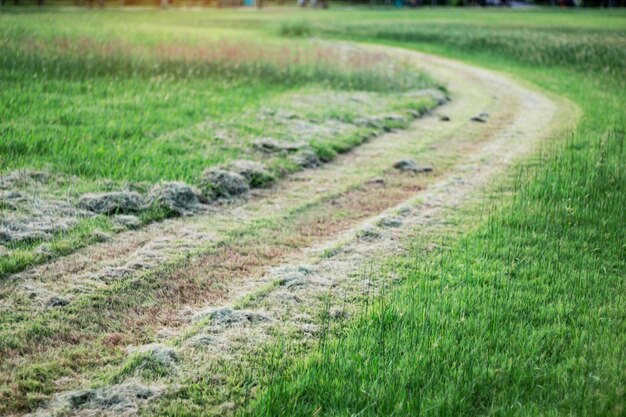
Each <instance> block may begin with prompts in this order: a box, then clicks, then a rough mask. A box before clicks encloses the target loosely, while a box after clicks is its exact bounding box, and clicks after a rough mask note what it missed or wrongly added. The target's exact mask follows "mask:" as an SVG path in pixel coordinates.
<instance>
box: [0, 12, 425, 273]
mask: <svg viewBox="0 0 626 417" xmlns="http://www.w3.org/2000/svg"><path fill="white" fill-rule="evenodd" d="M148 16H150V17H151V18H152V17H156V18H157V19H156V21H154V22H153V23H151V24H147V23H145V22H146V17H147V16H146V15H144V14H140V15H138V16H137V15H134V14H126V13H122V19H118V17H119V15H118V14H115V13H107V12H105V13H94V14H90V13H81V18H80V20H77V19H76V16H75V15H73V14H60V15H49V14H38V13H25V14H11V13H7V14H3V15H1V16H0V19H2V29H1V32H0V46H1V48H2V50H3V54H2V56H1V57H0V71H1V74H0V83H1V89H0V91H1V92H0V96H1V97H0V100H1V102H2V106H1V108H0V114H1V118H2V127H1V132H2V133H1V134H2V139H3V140H2V142H1V143H0V155H1V156H0V170H1V171H2V172H3V173H6V174H8V173H10V172H16V170H24V169H26V170H28V171H30V172H41V171H43V172H46V173H48V174H54V178H52V180H49V181H47V183H46V184H45V185H44V186H43V187H39V186H36V187H27V186H24V187H22V188H21V192H22V193H23V194H26V195H31V196H47V198H48V199H56V200H61V201H64V202H65V201H67V202H70V203H71V202H74V201H76V200H77V199H78V198H80V196H81V195H84V194H86V193H90V192H103V191H116V190H128V189H130V190H134V191H139V192H143V193H145V192H148V191H149V190H150V187H151V186H152V185H154V184H156V183H159V182H163V181H182V182H185V183H189V184H191V185H196V184H197V183H198V181H199V178H200V176H201V174H202V173H203V171H205V170H206V169H207V168H210V167H214V166H225V165H227V164H228V163H229V162H232V161H234V160H237V159H246V158H250V157H251V155H252V154H254V149H253V148H254V143H255V141H257V140H259V138H271V139H272V140H278V141H282V142H286V143H301V142H303V141H306V142H307V143H308V145H309V146H310V147H311V148H312V151H313V152H315V153H316V154H317V156H318V157H319V158H320V159H322V160H325V161H329V160H332V159H333V158H334V157H335V156H336V155H337V153H342V152H346V151H348V150H349V149H351V148H352V147H354V146H357V145H358V144H360V143H362V142H363V141H364V140H366V139H367V138H368V137H369V135H371V134H372V133H373V132H375V131H376V130H378V131H382V129H383V128H385V126H382V125H381V126H380V127H379V128H376V127H372V126H364V125H358V119H362V118H363V117H364V116H365V117H375V116H377V115H381V114H383V113H386V112H387V113H388V112H389V111H396V112H406V111H407V110H413V111H424V110H426V109H428V108H429V107H432V106H433V104H434V102H433V101H432V100H429V99H428V98H424V97H410V96H407V95H406V93H410V92H411V91H415V90H420V89H423V88H427V87H434V83H433V82H432V81H431V80H430V79H428V78H427V77H426V76H425V75H424V74H420V73H416V72H412V71H409V70H408V69H407V68H406V65H405V64H404V63H402V62H391V61H390V60H387V59H384V57H382V56H379V55H377V54H372V53H368V52H366V51H359V50H349V49H344V50H338V49H336V48H332V47H331V46H329V45H328V44H324V42H322V41H316V40H309V39H301V38H298V37H296V39H290V38H289V37H284V36H281V32H280V29H279V28H276V29H272V30H270V31H254V30H251V29H240V28H221V27H219V25H213V23H212V22H213V21H212V19H209V20H208V21H205V20H202V19H200V20H199V21H198V22H196V27H195V28H194V27H193V26H191V27H189V25H188V20H187V19H181V18H180V17H177V18H175V19H169V17H168V16H165V17H168V19H165V20H164V21H159V19H162V18H163V17H164V16H163V15H162V14H159V13H158V11H157V12H153V13H148ZM183 17H184V16H183ZM139 22H141V23H139ZM205 24H208V29H207V28H204V27H203V26H204V25H205ZM215 26H217V27H215ZM94 27H97V28H98V29H97V30H95V31H94V30H93V28H94ZM122 28H123V29H122ZM120 33H123V36H122V35H120ZM352 92H360V93H361V97H362V98H363V101H364V103H363V104H362V105H361V106H359V107H358V108H356V107H355V105H354V103H352V105H350V103H346V102H345V101H346V100H347V98H348V94H350V93H352ZM328 94H334V95H333V98H334V100H333V101H334V102H333V103H332V104H331V105H328V104H327V103H326V102H325V101H324V100H322V99H317V97H323V96H324V95H326V96H328ZM342 94H343V95H342ZM298 101H303V102H307V103H308V105H307V106H306V107H304V106H299V109H298V110H299V114H298V115H296V114H294V113H293V109H294V108H296V107H298V106H297V103H296V102H298ZM295 116H299V117H303V118H307V119H309V120H313V121H317V122H318V124H321V122H327V121H330V122H329V123H332V121H338V122H340V123H341V124H342V125H341V126H340V128H337V129H335V130H333V131H332V132H331V134H329V133H328V132H325V131H323V130H322V129H318V130H320V132H316V130H315V129H314V128H315V126H313V129H309V130H308V131H307V132H304V133H303V132H302V131H301V130H302V128H300V130H296V128H297V126H296V127H294V126H291V125H293V124H294V123H293V122H291V121H290V118H293V117H295ZM309 123H310V122H309ZM394 123H395V124H396V125H398V123H397V122H390V125H389V127H391V124H394ZM401 124H402V123H400V124H399V125H398V126H394V127H401V126H400V125H401ZM253 156H254V155H253ZM257 157H258V155H257ZM264 162H265V164H266V165H267V167H268V170H269V171H270V174H271V176H272V177H282V176H284V175H286V174H288V173H290V172H294V171H296V170H298V169H299V167H298V166H297V165H296V164H294V163H293V161H292V160H291V159H290V158H288V157H287V156H286V155H273V156H271V157H265V158H264ZM48 174H46V175H48ZM27 175H28V174H27ZM22 182H23V181H22ZM26 182H28V181H26ZM26 185H30V184H26ZM259 185H262V184H259ZM13 191H17V189H14V190H13ZM29 204H30V205H35V203H29ZM23 206H25V207H21V206H20V207H18V208H17V209H16V208H15V206H14V204H13V203H12V202H3V203H2V204H0V210H3V211H4V215H6V216H8V215H9V214H11V215H17V216H19V215H21V214H22V212H24V213H26V214H25V215H28V213H30V212H31V211H32V210H30V207H27V206H28V204H23ZM169 215H170V213H167V212H166V213H164V212H163V211H162V210H148V211H146V212H144V213H142V214H141V222H142V223H143V224H147V223H150V222H153V221H157V220H160V219H163V218H164V217H167V216H169ZM48 217H53V216H48ZM44 221H48V219H47V218H45V219H44ZM5 226H6V227H8V228H9V229H10V228H11V227H13V226H12V225H11V224H10V222H9V223H7V224H6V225H5ZM114 226H115V225H114V224H112V223H111V222H110V221H109V219H108V217H107V216H98V217H96V218H89V217H83V218H81V219H80V220H79V221H78V222H77V224H73V225H72V226H71V227H68V228H63V229H62V230H59V231H53V232H52V235H53V236H52V237H51V238H50V239H40V238H37V237H34V238H24V239H20V240H11V239H8V240H7V241H6V242H3V244H5V245H6V246H7V248H8V250H9V251H10V254H9V256H4V257H2V259H0V276H5V275H7V274H9V273H12V272H18V271H19V270H22V269H24V268H25V267H27V266H29V265H33V264H37V263H41V262H44V261H46V260H49V259H52V258H55V257H58V256H60V255H63V254H68V253H71V252H73V251H75V250H76V249H78V248H80V247H83V246H85V245H88V244H90V243H94V242H95V241H96V240H97V239H94V237H93V236H92V235H93V233H92V232H93V230H99V231H102V232H106V233H112V232H114V229H115V227H114ZM42 245H44V246H43V249H42Z"/></svg>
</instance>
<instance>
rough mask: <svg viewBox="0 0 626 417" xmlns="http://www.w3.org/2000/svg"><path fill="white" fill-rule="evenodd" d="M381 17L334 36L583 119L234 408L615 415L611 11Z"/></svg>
mask: <svg viewBox="0 0 626 417" xmlns="http://www.w3.org/2000/svg"><path fill="white" fill-rule="evenodd" d="M395 16H396V17H397V18H398V19H405V20H406V21H404V22H403V23H404V24H403V25H402V24H393V18H390V17H388V16H387V17H386V18H384V19H382V18H381V20H380V21H376V18H375V17H374V16H370V17H371V19H372V22H368V23H369V25H368V26H365V25H360V24H359V23H356V24H354V25H352V26H350V25H348V26H347V27H345V28H344V27H339V28H337V27H335V29H333V32H334V33H337V34H341V35H342V36H349V37H354V36H357V38H359V37H361V36H362V37H363V39H367V40H370V41H383V42H387V43H393V44H394V45H400V46H404V47H408V48H418V49H426V50H430V51H433V52H437V53H440V54H444V55H448V56H452V57H458V58H462V59H465V60H469V61H473V62H476V63H478V64H480V65H486V66H491V67H494V68H498V69H504V70H507V71H509V72H513V73H514V74H516V75H517V76H520V77H523V78H527V79H529V80H531V81H533V82H535V83H536V84H538V85H540V86H542V87H544V88H546V89H547V90H549V91H551V92H554V93H557V94H560V95H563V96H566V97H568V98H570V99H572V100H574V101H575V102H576V103H578V104H579V106H580V107H581V108H582V109H583V111H584V113H585V114H584V117H583V120H582V122H581V124H580V126H579V127H578V128H577V130H576V131H575V133H574V134H573V135H572V136H568V137H560V138H554V139H555V140H554V141H553V142H551V143H549V144H547V145H546V146H545V148H544V149H543V151H542V153H541V154H540V155H538V156H536V157H534V158H532V159H531V160H529V161H526V162H525V163H524V164H522V165H521V167H520V168H518V171H514V172H512V176H511V180H509V181H504V183H503V184H500V187H503V190H502V191H503V192H502V193H501V194H499V195H498V197H497V199H496V205H495V207H494V206H493V200H489V203H488V204H489V205H488V206H486V207H484V209H483V210H482V212H489V214H488V215H487V216H484V217H476V216H477V215H476V214H472V212H468V213H465V220H464V222H465V223H466V224H467V223H468V221H470V222H471V221H472V220H470V219H473V221H474V222H475V224H477V226H475V227H474V228H472V230H471V231H469V232H468V233H466V234H463V235H462V236H461V237H460V238H458V239H451V240H452V241H451V242H445V241H443V242H442V240H443V239H442V238H441V237H436V236H429V237H427V238H430V239H435V240H436V241H439V242H440V244H441V246H440V248H439V249H438V250H436V251H435V252H434V254H430V255H429V254H425V253H424V251H423V247H422V245H421V244H420V243H421V242H420V241H419V238H416V247H417V249H418V250H416V251H415V252H413V253H411V254H407V256H406V257H405V258H403V259H402V260H401V261H402V262H403V267H401V268H397V272H398V273H400V274H401V275H402V276H403V277H404V283H403V284H402V285H400V286H399V287H398V288H396V289H394V290H393V291H391V292H390V293H389V294H388V295H387V296H385V297H381V298H378V299H376V300H374V303H373V307H372V308H371V309H370V310H369V311H368V312H367V313H366V314H364V315H363V316H362V317H359V318H357V319H356V321H355V322H354V324H353V326H351V328H349V329H348V330H347V331H346V332H345V333H344V334H340V335H339V336H338V337H337V338H335V339H331V340H327V341H326V342H325V343H323V344H322V345H321V346H320V348H319V349H315V350H314V352H312V353H311V354H310V355H307V356H305V357H301V358H300V359H294V358H293V357H290V356H288V355H287V356H281V355H276V356H275V361H274V363H273V367H274V368H273V369H274V371H273V372H272V373H271V375H272V376H271V377H269V378H268V379H267V380H265V381H263V386H264V387H266V388H265V390H264V391H263V392H262V394H261V395H260V396H259V397H258V398H257V400H256V401H254V402H253V403H252V405H251V407H250V409H249V412H248V414H249V415H256V416H258V415H268V416H270V415H271V416H279V415H285V416H287V415H288V416H305V415H307V416H310V415H333V416H353V415H359V416H380V415H616V416H617V415H623V413H624V404H625V402H626V398H625V393H624V388H625V382H626V374H625V373H624V369H625V365H626V360H625V359H624V352H625V351H626V338H625V337H624V334H625V332H624V330H626V321H625V316H624V311H625V308H626V300H625V299H624V294H625V293H626V292H625V290H626V282H625V281H624V276H626V261H625V259H626V257H625V255H626V252H625V248H626V247H625V244H624V236H625V231H626V228H625V226H626V222H625V220H626V219H625V218H624V210H623V208H624V207H625V206H626V192H625V190H624V184H626V169H625V166H624V164H623V161H624V157H625V156H626V155H625V146H624V145H625V143H624V139H625V132H626V120H625V114H624V112H623V108H624V106H625V104H626V103H625V101H624V97H625V94H624V93H625V92H626V89H625V83H624V79H625V78H624V76H623V75H624V66H623V63H624V51H625V49H624V45H625V44H626V21H625V20H624V15H623V14H618V16H617V17H613V19H621V21H620V20H618V25H617V27H613V28H611V27H610V26H612V25H610V24H607V27H606V28H605V27H603V25H602V22H601V21H598V20H594V17H595V16H594V14H589V15H587V14H583V13H579V14H567V15H565V16H563V17H559V16H558V15H555V14H553V13H541V12H540V13H529V14H523V13H520V14H516V15H514V17H513V18H512V19H513V20H514V21H515V22H516V25H513V27H509V28H504V27H502V25H501V24H500V23H497V22H493V21H492V20H493V19H495V18H496V17H497V16H500V18H501V19H503V18H504V17H503V15H502V14H498V13H484V15H481V14H478V13H471V12H448V14H443V13H441V12H436V11H435V12H432V14H430V13H421V14H420V15H419V16H416V17H415V22H414V23H418V22H419V23H421V24H412V25H411V24H410V23H409V22H408V20H409V18H407V17H406V15H402V16H401V15H399V14H397V15H395ZM429 19H432V21H429ZM447 19H449V20H447ZM458 19H463V22H464V23H465V25H461V26H460V27H453V25H452V24H451V23H453V22H454V21H455V20H458ZM559 19H562V20H559ZM565 19H569V22H568V24H567V25H568V26H569V25H574V26H576V25H577V22H579V23H578V25H579V26H580V27H586V28H585V30H578V31H576V32H574V31H573V30H570V29H568V28H566V27H558V25H555V23H556V22H558V21H560V22H564V21H565ZM594 21H595V23H593V22H594ZM613 21H615V20H613ZM542 22H547V23H548V24H544V23H542ZM590 22H591V24H590ZM525 23H527V25H525ZM538 26H539V27H538ZM355 27H359V28H360V29H359V32H358V35H355ZM345 29H346V30H347V31H348V30H349V34H348V33H347V32H343V30H345ZM485 204H487V203H485ZM462 218H463V217H461V219H462Z"/></svg>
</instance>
